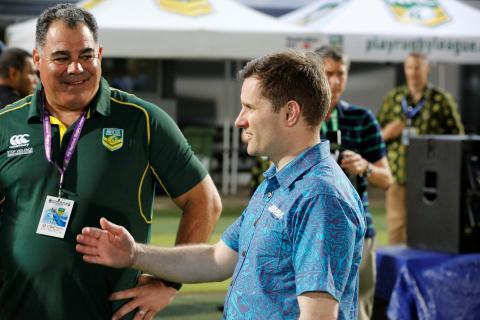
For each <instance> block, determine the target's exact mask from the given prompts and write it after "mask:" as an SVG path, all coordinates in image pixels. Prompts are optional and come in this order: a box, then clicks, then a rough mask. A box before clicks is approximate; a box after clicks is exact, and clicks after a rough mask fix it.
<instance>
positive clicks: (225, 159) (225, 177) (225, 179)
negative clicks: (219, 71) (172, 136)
mask: <svg viewBox="0 0 480 320" xmlns="http://www.w3.org/2000/svg"><path fill="white" fill-rule="evenodd" d="M231 69H232V64H231V61H229V60H226V61H225V68H224V71H225V74H224V85H225V100H224V101H225V105H224V108H225V113H224V120H223V155H222V193H223V194H224V195H228V194H229V181H230V175H229V170H230V147H231V144H230V127H231V120H230V114H231V110H230V109H231V108H230V103H229V98H230V81H229V80H230V73H231Z"/></svg>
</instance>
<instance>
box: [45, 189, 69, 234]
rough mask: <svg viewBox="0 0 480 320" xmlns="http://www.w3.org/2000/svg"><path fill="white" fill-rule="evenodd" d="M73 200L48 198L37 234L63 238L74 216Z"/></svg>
mask: <svg viewBox="0 0 480 320" xmlns="http://www.w3.org/2000/svg"><path fill="white" fill-rule="evenodd" d="M73 204H74V202H73V201H72V200H68V199H63V198H58V197H52V196H47V199H46V200H45V205H44V206H43V210H42V215H41V217H40V221H39V223H38V227H37V233H38V234H43V235H46V236H50V237H56V238H63V237H64V236H65V231H66V230H67V226H68V221H69V220H70V216H71V214H72V209H73Z"/></svg>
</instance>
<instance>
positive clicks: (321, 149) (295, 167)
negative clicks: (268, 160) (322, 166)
mask: <svg viewBox="0 0 480 320" xmlns="http://www.w3.org/2000/svg"><path fill="white" fill-rule="evenodd" d="M326 157H330V142H328V141H322V142H320V143H319V144H316V145H314V146H313V147H310V148H308V149H306V150H305V151H303V152H302V153H301V154H299V155H298V156H297V157H296V158H295V159H293V160H292V161H290V162H289V163H288V164H287V165H286V166H285V167H284V168H282V170H280V171H277V168H276V167H275V166H274V165H272V166H271V167H270V168H269V169H268V170H267V171H265V173H264V176H265V179H266V180H267V181H269V180H271V179H274V180H276V181H278V185H279V187H284V188H287V187H289V186H290V185H291V184H292V183H293V182H294V181H295V180H297V178H298V177H299V176H301V175H302V174H304V173H305V172H306V171H307V170H309V169H310V168H311V167H313V166H314V165H316V164H317V163H319V162H320V161H321V160H323V159H325V158H326Z"/></svg>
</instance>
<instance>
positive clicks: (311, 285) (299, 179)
mask: <svg viewBox="0 0 480 320" xmlns="http://www.w3.org/2000/svg"><path fill="white" fill-rule="evenodd" d="M240 76H241V78H242V79H243V86H242V92H241V103H242V109H241V111H240V114H239V115H238V118H237V119H236V123H235V124H236V126H237V127H238V128H242V129H243V130H245V134H246V142H247V144H248V147H247V152H248V154H250V155H259V156H268V157H269V159H270V160H271V161H272V163H273V165H272V166H271V167H270V168H269V169H268V170H267V171H266V173H265V180H264V181H263V182H262V183H261V184H260V186H259V187H258V188H257V190H256V191H255V193H254V195H253V196H252V199H251V201H250V202H249V204H248V206H247V208H246V209H245V211H244V212H243V213H242V215H241V217H239V218H238V219H237V221H235V222H234V223H233V224H232V225H231V226H230V227H229V228H228V229H227V231H225V233H224V234H223V236H222V239H221V240H220V241H219V242H218V243H217V244H215V245H207V244H201V245H194V246H184V247H180V248H159V247H151V246H146V245H142V244H137V243H135V242H134V240H133V238H132V237H131V236H130V235H129V234H128V233H127V231H126V230H125V229H124V228H123V227H120V226H117V225H114V224H112V223H110V222H108V221H107V220H105V219H103V218H102V220H101V221H100V224H101V227H102V229H97V228H85V229H84V230H83V231H82V234H81V235H79V236H78V238H77V240H78V242H79V244H78V245H77V251H79V252H81V253H83V254H84V257H83V258H84V260H85V261H87V262H90V263H100V264H105V265H109V266H113V267H133V268H137V269H141V270H144V271H148V272H150V273H152V274H154V275H155V276H158V277H160V278H162V279H169V280H171V281H178V282H183V283H196V282H208V281H221V280H225V279H227V278H228V277H230V276H232V274H233V276H232V283H231V286H230V289H229V291H228V294H227V297H226V299H225V309H224V318H226V319H270V320H272V319H298V318H300V319H337V318H338V319H352V320H353V319H356V317H357V295H358V268H359V265H360V260H361V252H362V246H363V239H364V236H365V229H366V227H365V216H364V212H363V207H362V202H361V200H360V198H359V196H358V194H357V192H356V191H355V189H354V188H353V186H352V185H351V183H350V182H349V180H348V179H347V177H346V176H345V174H344V173H343V172H342V170H341V168H340V167H339V166H338V165H337V163H336V162H335V161H334V160H333V159H332V157H331V156H330V146H329V143H328V142H327V141H325V142H320V136H319V134H318V132H319V130H320V124H321V122H322V119H323V118H324V117H325V114H326V112H327V110H328V107H329V104H330V90H329V88H328V82H327V79H326V77H325V74H324V72H323V70H322V68H321V63H319V61H318V58H317V56H315V55H314V54H311V53H310V54H303V53H298V52H294V51H286V52H281V53H275V54H271V55H267V56H264V57H261V58H259V59H255V60H253V61H251V62H249V63H248V64H247V65H246V66H245V68H244V69H243V70H242V71H241V73H240Z"/></svg>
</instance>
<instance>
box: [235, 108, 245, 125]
mask: <svg viewBox="0 0 480 320" xmlns="http://www.w3.org/2000/svg"><path fill="white" fill-rule="evenodd" d="M235 127H237V128H246V127H247V121H246V118H245V115H244V114H243V111H240V113H239V114H238V116H237V119H235Z"/></svg>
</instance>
